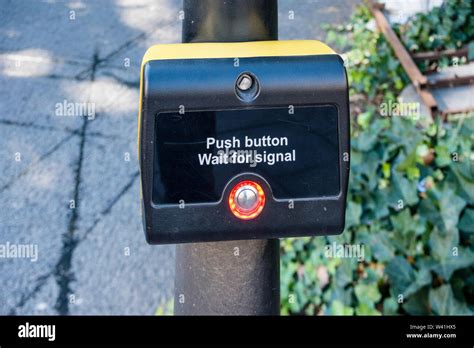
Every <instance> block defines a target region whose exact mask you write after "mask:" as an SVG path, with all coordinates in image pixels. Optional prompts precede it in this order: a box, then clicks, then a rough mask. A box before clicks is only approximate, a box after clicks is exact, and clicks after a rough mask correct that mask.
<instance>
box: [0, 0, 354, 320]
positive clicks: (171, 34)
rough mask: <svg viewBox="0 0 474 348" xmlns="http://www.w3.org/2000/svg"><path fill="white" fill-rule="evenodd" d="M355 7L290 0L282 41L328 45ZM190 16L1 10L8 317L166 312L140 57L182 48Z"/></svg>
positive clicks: (110, 7) (163, 250)
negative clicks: (141, 155)
mask: <svg viewBox="0 0 474 348" xmlns="http://www.w3.org/2000/svg"><path fill="white" fill-rule="evenodd" d="M356 3H357V1H350V0H319V1H316V0H315V1H310V0H282V1H280V9H279V12H280V15H279V17H280V39H321V40H324V38H325V34H324V31H323V30H322V29H321V24H323V23H342V22H343V21H344V20H345V19H346V18H347V17H348V15H349V14H350V13H351V11H352V10H353V8H354V6H355V4H356ZM180 10H181V1H179V0H175V1H171V0H115V1H112V0H101V1H93V0H90V1H80V0H75V1H55V0H47V1H46V0H45V1H35V0H11V1H9V0H0V172H1V175H0V284H1V291H0V314H17V315H21V314H73V315H80V314H154V313H155V312H156V310H157V308H158V307H159V306H160V304H162V303H166V302H169V300H170V299H172V297H173V275H174V247H173V246H149V245H147V244H146V242H145V239H144V235H143V231H142V226H141V217H140V201H139V180H138V164H137V149H136V137H137V117H136V116H137V108H138V87H139V66H140V61H141V58H142V56H143V54H144V52H145V50H146V49H147V47H149V46H151V45H153V44H156V43H173V42H179V41H180V39H181V21H180V19H179V11H180ZM290 11H292V12H290ZM15 252H16V253H17V254H15ZM20 256H21V257H20Z"/></svg>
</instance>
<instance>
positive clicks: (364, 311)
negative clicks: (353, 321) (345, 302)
mask: <svg viewBox="0 0 474 348" xmlns="http://www.w3.org/2000/svg"><path fill="white" fill-rule="evenodd" d="M356 314H357V315H381V313H380V312H379V311H378V310H376V309H375V308H374V307H373V306H371V305H369V304H368V303H365V302H361V303H359V305H358V306H357V307H356Z"/></svg>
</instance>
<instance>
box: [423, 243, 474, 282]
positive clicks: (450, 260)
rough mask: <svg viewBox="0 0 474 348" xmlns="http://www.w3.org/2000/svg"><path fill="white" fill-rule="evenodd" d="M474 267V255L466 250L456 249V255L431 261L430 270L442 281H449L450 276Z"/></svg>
mask: <svg viewBox="0 0 474 348" xmlns="http://www.w3.org/2000/svg"><path fill="white" fill-rule="evenodd" d="M473 265H474V253H473V252H472V251H471V250H470V249H468V248H462V247H458V250H457V253H455V254H454V255H453V254H452V253H451V254H450V255H449V256H448V257H446V258H444V259H443V260H433V262H432V264H431V265H430V268H431V270H432V271H434V272H436V273H437V274H439V275H440V276H441V277H443V279H445V280H449V279H451V276H452V274H453V273H454V272H455V271H457V270H459V269H463V268H466V267H470V266H473Z"/></svg>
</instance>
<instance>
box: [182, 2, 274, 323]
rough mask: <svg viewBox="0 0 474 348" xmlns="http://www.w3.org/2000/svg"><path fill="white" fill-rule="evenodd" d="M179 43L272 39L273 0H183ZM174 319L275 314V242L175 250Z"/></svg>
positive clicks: (190, 246)
mask: <svg viewBox="0 0 474 348" xmlns="http://www.w3.org/2000/svg"><path fill="white" fill-rule="evenodd" d="M184 17H185V19H184V21H183V37H182V41H183V42H240V41H262V40H277V39H278V8H277V0H184ZM174 313H175V314H176V315H278V314H279V313H280V242H279V240H278V239H269V240H246V241H230V242H215V243H195V244H179V245H177V246H176V275H175V302H174Z"/></svg>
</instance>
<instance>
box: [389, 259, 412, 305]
mask: <svg viewBox="0 0 474 348" xmlns="http://www.w3.org/2000/svg"><path fill="white" fill-rule="evenodd" d="M385 274H387V276H388V279H389V281H390V285H391V289H392V294H394V295H395V296H398V295H404V296H406V295H405V291H406V290H407V289H408V288H409V287H410V285H411V284H412V283H413V282H414V281H415V280H416V274H415V271H414V270H413V268H412V267H411V265H410V264H409V263H408V261H407V260H406V259H405V258H404V257H401V256H397V257H395V258H394V259H393V260H392V261H390V262H389V263H388V265H387V267H386V268H385Z"/></svg>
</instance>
